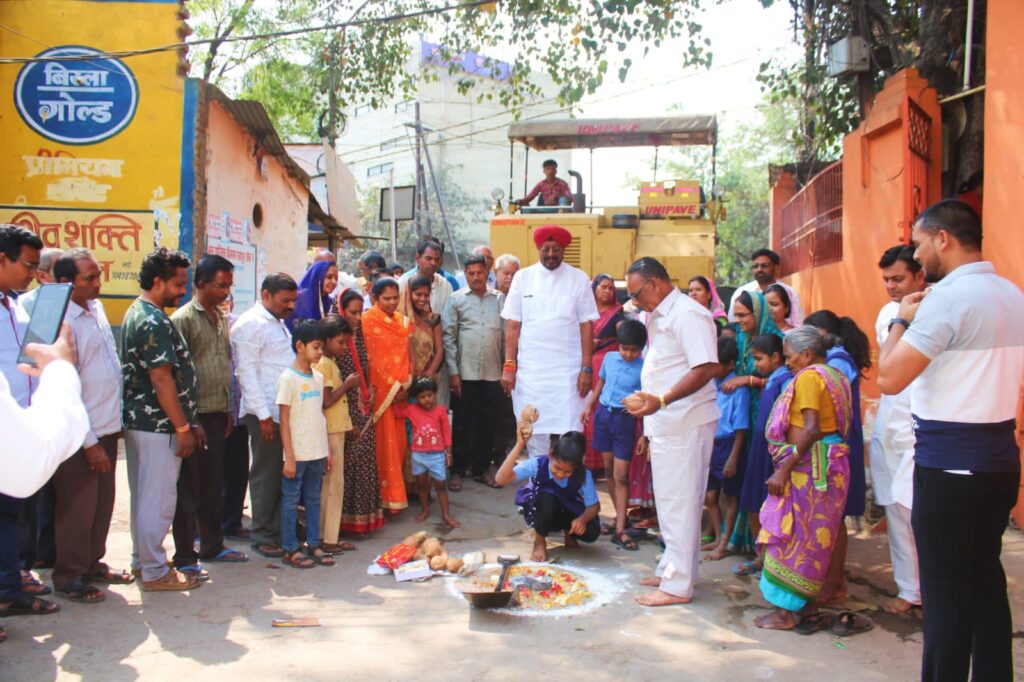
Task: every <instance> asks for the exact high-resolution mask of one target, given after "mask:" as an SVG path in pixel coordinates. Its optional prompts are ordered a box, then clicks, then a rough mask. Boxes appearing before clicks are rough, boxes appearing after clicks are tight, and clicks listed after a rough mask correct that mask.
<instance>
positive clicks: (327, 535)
mask: <svg viewBox="0 0 1024 682" xmlns="http://www.w3.org/2000/svg"><path fill="white" fill-rule="evenodd" d="M323 330H324V336H325V341H324V356H323V357H322V358H321V359H320V362H318V363H317V364H316V365H315V368H316V370H317V371H318V372H320V374H322V375H323V377H324V416H325V417H326V418H327V443H328V447H329V450H330V453H331V459H332V460H333V462H334V467H333V468H332V469H331V471H330V472H329V473H328V474H327V476H326V477H325V478H324V485H323V488H322V491H321V499H320V537H322V538H323V542H324V551H325V552H329V553H331V554H338V553H340V552H341V551H342V550H347V549H355V545H353V544H352V543H351V542H338V531H339V529H340V527H341V506H342V500H343V499H344V496H345V434H346V433H347V432H349V431H351V430H352V419H351V417H350V416H349V412H348V397H347V394H348V392H349V391H351V390H352V389H354V388H357V387H358V386H359V375H358V374H356V373H354V372H353V373H352V374H350V375H349V376H347V377H345V380H344V381H342V378H341V373H340V372H339V371H338V362H337V358H338V357H339V356H341V355H344V354H345V353H347V352H348V342H349V339H351V338H352V328H351V327H350V326H349V324H348V321H347V320H346V319H345V318H344V317H340V316H337V315H331V316H329V317H328V318H327V319H325V320H324V321H323Z"/></svg>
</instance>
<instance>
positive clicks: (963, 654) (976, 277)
mask: <svg viewBox="0 0 1024 682" xmlns="http://www.w3.org/2000/svg"><path fill="white" fill-rule="evenodd" d="M913 239H914V244H915V246H916V247H917V250H916V252H915V257H916V258H917V260H918V261H919V262H920V263H921V265H922V266H923V267H924V271H925V278H926V279H927V280H928V281H931V282H935V284H934V286H932V287H931V288H930V289H929V290H928V291H927V292H923V293H917V294H911V295H909V296H905V297H904V298H903V300H902V302H901V303H900V309H899V314H898V316H897V317H896V318H894V319H893V320H892V324H891V326H890V329H889V338H888V339H886V342H885V344H884V345H883V346H882V349H881V352H880V354H879V355H880V362H879V372H878V386H879V388H880V389H881V390H882V392H883V393H885V394H888V395H895V394H897V393H899V392H900V391H902V390H903V389H904V388H906V387H907V386H908V385H910V384H911V382H913V388H912V391H911V403H912V406H913V414H914V435H915V438H916V444H915V446H914V460H915V470H914V509H913V513H912V523H913V527H914V538H915V540H916V541H917V551H918V556H919V558H920V569H921V597H922V600H923V602H924V662H923V668H922V671H921V679H922V680H929V681H930V680H943V681H945V680H965V681H966V680H967V679H968V676H969V675H970V677H971V678H972V679H974V680H986V681H992V682H997V681H1002V680H1007V681H1008V680H1011V679H1012V677H1013V658H1012V648H1011V621H1010V606H1009V601H1008V599H1007V594H1006V574H1005V573H1004V572H1003V566H1002V563H1001V562H1000V553H1001V551H1002V536H1003V531H1004V530H1005V529H1006V522H1007V519H1008V517H1009V515H1010V510H1011V509H1012V508H1013V506H1014V504H1015V503H1016V501H1017V491H1018V487H1019V485H1020V452H1019V450H1018V447H1017V442H1016V440H1015V438H1014V428H1015V423H1014V418H1015V415H1016V410H1017V399H1018V394H1019V392H1020V381H1021V376H1022V374H1024V316H1021V310H1024V294H1022V293H1021V291H1020V289H1018V288H1017V286H1016V285H1014V284H1013V283H1012V282H1010V281H1009V280H1006V279H1004V278H1002V277H999V276H997V275H996V274H995V269H994V268H993V267H992V264H991V263H988V262H986V261H984V260H982V257H981V222H980V220H979V219H978V216H977V214H975V213H974V211H973V210H972V209H971V208H970V207H969V206H967V204H964V203H963V202H960V201H956V200H952V199H951V200H945V201H940V202H939V203H937V204H934V205H933V206H931V207H929V208H928V209H926V210H925V211H924V212H923V213H922V214H921V215H920V216H919V217H918V219H917V222H916V223H915V225H914V231H913Z"/></svg>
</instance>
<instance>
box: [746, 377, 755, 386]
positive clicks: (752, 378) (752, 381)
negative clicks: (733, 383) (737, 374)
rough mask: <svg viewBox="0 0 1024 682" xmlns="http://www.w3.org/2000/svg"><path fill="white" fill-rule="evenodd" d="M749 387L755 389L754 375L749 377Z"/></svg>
mask: <svg viewBox="0 0 1024 682" xmlns="http://www.w3.org/2000/svg"><path fill="white" fill-rule="evenodd" d="M747 387H748V388H753V387H754V375H753V374H749V375H747Z"/></svg>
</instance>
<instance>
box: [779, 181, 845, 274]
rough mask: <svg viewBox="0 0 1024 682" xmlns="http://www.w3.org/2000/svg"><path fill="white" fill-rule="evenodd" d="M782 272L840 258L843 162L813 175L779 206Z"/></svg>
mask: <svg viewBox="0 0 1024 682" xmlns="http://www.w3.org/2000/svg"><path fill="white" fill-rule="evenodd" d="M781 246H782V249H781V251H782V253H780V254H779V255H780V256H781V258H782V274H783V276H785V275H790V274H793V273H794V272H800V271H801V270H806V269H807V268H811V267H815V266H817V265H825V264H826V263H837V262H839V261H841V260H842V259H843V162H842V161H836V162H835V163H833V164H832V165H831V166H828V167H827V168H825V169H824V170H822V171H821V172H820V173H818V174H817V175H815V176H814V177H813V178H811V180H810V181H809V182H808V183H807V184H806V185H804V187H803V189H801V190H800V191H799V192H797V194H796V196H794V197H793V198H792V199H790V200H789V202H788V203H787V204H786V205H785V206H783V207H782V239H781Z"/></svg>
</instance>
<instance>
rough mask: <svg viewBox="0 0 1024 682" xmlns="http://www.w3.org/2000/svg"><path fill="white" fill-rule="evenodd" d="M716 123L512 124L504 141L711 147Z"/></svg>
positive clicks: (544, 145)
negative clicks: (703, 145)
mask: <svg viewBox="0 0 1024 682" xmlns="http://www.w3.org/2000/svg"><path fill="white" fill-rule="evenodd" d="M717 133H718V121H717V119H716V118H715V117H714V116H712V115H704V114H699V115H691V116H663V117H660V118H592V119H582V118H581V119H563V120H547V119H545V120H540V121H527V122H522V123H513V124H512V125H510V126H509V128H508V139H509V140H513V141H515V142H521V143H523V144H526V145H529V146H530V147H532V148H533V149H538V150H541V149H600V148H603V147H662V146H682V145H691V144H697V145H700V144H714V143H715V139H716V136H717Z"/></svg>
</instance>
